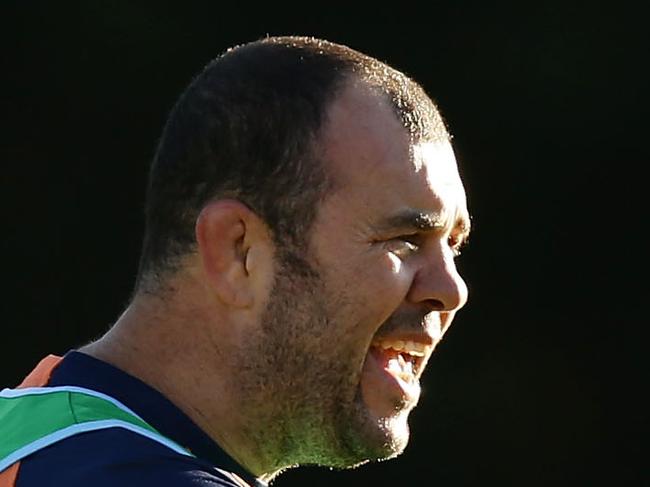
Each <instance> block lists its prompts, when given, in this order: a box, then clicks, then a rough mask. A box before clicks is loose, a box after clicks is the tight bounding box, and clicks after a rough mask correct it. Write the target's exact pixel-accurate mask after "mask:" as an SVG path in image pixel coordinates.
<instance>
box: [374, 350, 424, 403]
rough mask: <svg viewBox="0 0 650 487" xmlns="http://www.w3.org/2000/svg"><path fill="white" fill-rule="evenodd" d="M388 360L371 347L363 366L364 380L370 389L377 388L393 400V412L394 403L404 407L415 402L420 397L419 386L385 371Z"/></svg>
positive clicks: (379, 351) (415, 382) (414, 382)
mask: <svg viewBox="0 0 650 487" xmlns="http://www.w3.org/2000/svg"><path fill="white" fill-rule="evenodd" d="M387 367H388V358H387V357H386V356H385V354H384V353H383V352H382V351H381V350H380V349H378V348H376V347H371V348H370V351H369V352H368V356H367V357H366V363H365V365H364V375H365V379H367V380H368V382H369V383H370V384H369V386H370V387H372V388H378V389H379V390H380V391H382V392H384V394H385V395H386V396H388V397H389V398H391V399H393V401H391V402H392V407H393V411H394V410H395V409H394V408H395V403H397V404H399V405H401V406H405V405H408V404H414V403H415V402H417V400H418V398H419V396H420V385H419V383H418V381H417V380H414V381H413V382H410V383H409V382H405V381H404V380H403V379H401V378H399V377H397V376H395V375H394V374H393V373H392V372H391V371H389V370H388V369H387Z"/></svg>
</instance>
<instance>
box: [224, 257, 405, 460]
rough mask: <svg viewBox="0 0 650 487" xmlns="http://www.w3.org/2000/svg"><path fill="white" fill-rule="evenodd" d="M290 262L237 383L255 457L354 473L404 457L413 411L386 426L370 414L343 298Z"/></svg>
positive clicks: (307, 269)
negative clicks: (345, 322)
mask: <svg viewBox="0 0 650 487" xmlns="http://www.w3.org/2000/svg"><path fill="white" fill-rule="evenodd" d="M303 262H304V261H303ZM293 263H294V265H292V266H288V265H283V266H282V267H281V269H279V271H278V272H277V273H276V279H275V283H274V286H273V290H272V292H271V295H270V299H269V303H268V305H267V308H266V310H265V313H264V315H263V316H262V322H261V329H262V331H261V333H260V334H259V335H258V336H256V337H251V342H249V343H248V344H247V346H246V352H245V353H243V351H242V353H241V355H242V356H241V357H239V358H240V360H239V362H240V367H239V369H238V373H237V377H236V382H235V383H237V384H239V385H240V387H241V389H240V391H239V392H240V394H242V397H243V398H244V401H243V408H244V409H245V413H246V417H249V418H250V421H249V422H248V431H247V434H248V436H249V438H251V439H252V440H253V442H254V443H255V444H256V445H257V448H258V449H259V451H258V452H257V453H258V455H259V456H260V457H263V458H265V459H266V460H267V463H268V464H269V465H270V470H275V471H277V470H282V469H285V468H288V467H291V466H297V465H322V466H328V467H333V468H351V467H355V466H358V465H361V464H363V463H366V462H367V461H370V460H383V459H388V458H392V457H395V456H397V455H399V454H400V453H401V452H402V451H403V450H404V448H405V446H406V443H407V442H408V427H407V425H406V416H407V415H408V412H407V411H402V412H400V413H399V414H398V415H396V417H394V418H389V419H386V418H379V419H378V418H373V417H372V415H371V414H370V413H369V411H368V409H367V407H366V405H365V403H364V401H363V398H362V395H361V390H360V387H359V379H360V364H358V363H355V361H354V360H351V357H352V356H353V352H354V351H355V344H353V343H349V340H347V341H346V336H345V334H344V331H345V330H344V328H345V327H341V326H338V325H337V323H336V319H337V318H338V319H341V317H343V318H344V317H346V316H348V313H345V310H346V309H347V308H348V307H346V299H345V296H343V295H337V296H332V295H331V293H330V292H328V289H327V287H326V285H325V282H324V281H323V279H322V278H321V275H320V273H318V272H317V271H316V270H315V269H313V268H312V267H311V266H309V265H308V264H307V263H306V262H304V266H303V267H302V268H300V269H299V272H296V269H295V258H294V259H293ZM342 332H343V335H341V333H342ZM337 333H339V334H338V335H337ZM356 346H357V347H358V345H356ZM356 351H357V353H358V350H356Z"/></svg>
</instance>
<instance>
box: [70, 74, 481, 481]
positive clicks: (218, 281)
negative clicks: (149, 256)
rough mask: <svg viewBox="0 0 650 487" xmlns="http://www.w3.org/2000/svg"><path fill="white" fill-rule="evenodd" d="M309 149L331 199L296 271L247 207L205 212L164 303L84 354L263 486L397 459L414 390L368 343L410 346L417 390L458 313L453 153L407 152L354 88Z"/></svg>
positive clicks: (460, 208)
mask: <svg viewBox="0 0 650 487" xmlns="http://www.w3.org/2000/svg"><path fill="white" fill-rule="evenodd" d="M319 146H320V148H321V150H322V155H323V158H324V160H325V162H326V164H327V168H328V170H329V171H331V175H332V176H333V180H334V183H335V184H334V187H335V189H334V190H333V192H332V193H331V194H330V195H328V196H327V198H326V199H325V201H324V202H323V203H322V205H321V207H320V208H319V211H318V215H317V218H316V221H315V223H314V226H313V228H312V231H311V234H310V236H309V239H308V248H307V250H306V251H305V252H304V253H303V254H302V255H299V256H297V257H299V259H300V260H301V262H302V266H301V268H300V269H296V268H295V267H292V266H291V265H289V264H288V263H286V262H284V259H282V258H281V256H282V255H283V254H282V252H280V251H279V250H280V249H276V248H275V245H274V244H273V241H272V239H271V237H270V233H269V230H268V228H267V227H266V225H265V224H264V222H263V221H261V220H260V219H259V217H257V215H255V214H254V213H253V212H251V211H250V210H249V209H248V208H247V207H246V206H244V205H242V204H241V203H239V202H237V201H233V200H217V201H214V202H212V203H210V204H208V205H207V206H206V207H205V208H204V209H203V211H202V212H201V215H200V217H199V219H198V221H197V225H196V236H197V242H198V252H197V253H196V254H193V255H188V256H187V258H186V261H185V263H184V266H183V268H182V269H183V270H182V271H181V272H179V273H178V274H177V275H175V276H173V277H172V278H170V280H169V283H168V291H167V292H166V293H165V295H164V298H162V297H156V296H150V295H146V296H145V295H138V296H136V297H135V299H134V300H133V302H132V303H131V305H130V306H129V307H128V308H127V310H126V311H125V313H124V315H123V316H122V317H121V318H120V319H119V320H118V322H117V323H116V324H115V326H113V327H112V328H111V330H110V331H109V332H108V333H107V334H106V335H105V336H104V337H102V338H101V339H100V340H99V341H97V342H95V343H93V344H91V345H89V346H87V347H85V348H84V349H82V351H84V352H86V353H89V354H90V355H93V356H96V357H98V358H100V359H102V360H105V361H107V362H109V363H112V364H114V365H116V366H117V367H119V368H121V369H123V370H125V371H127V372H129V373H131V374H132V375H135V376H137V377H139V378H141V379H142V380H144V381H145V382H147V383H149V384H150V385H152V386H153V387H156V388H157V389H159V390H160V391H161V392H163V394H165V395H166V396H167V397H169V398H170V399H171V400H172V401H173V402H174V403H175V404H177V405H178V406H179V407H180V408H181V409H183V410H184V411H185V412H186V413H187V414H188V415H189V416H190V417H191V418H192V419H193V420H194V421H195V422H196V423H197V424H198V425H199V426H200V427H201V428H203V429H204V430H205V431H206V432H207V433H208V434H209V435H210V436H211V437H212V438H213V439H214V440H215V441H217V442H218V443H219V444H220V445H221V446H222V448H224V450H225V451H226V452H227V453H229V454H230V455H231V456H232V457H233V458H235V459H236V460H237V461H239V463H241V464H242V465H243V466H244V467H246V468H247V469H248V470H250V471H251V472H252V473H253V474H255V475H258V476H259V477H261V478H263V479H266V480H268V479H270V478H272V477H273V476H275V475H277V473H278V472H279V471H281V470H282V469H284V468H287V467H289V466H292V465H296V464H309V463H311V464H314V463H315V464H321V465H329V466H334V467H349V466H354V465H357V464H360V463H363V462H365V461H367V460H372V459H380V458H389V457H392V456H395V455H397V454H399V453H400V452H401V451H402V450H403V449H404V447H405V446H406V443H407V441H408V436H409V432H408V425H407V419H408V413H409V412H410V411H411V410H412V408H413V407H415V405H416V403H417V401H418V398H419V385H417V383H415V384H412V385H411V386H410V388H409V389H408V393H407V392H405V390H404V389H403V388H402V387H400V385H399V383H398V382H397V381H396V380H395V378H394V377H393V376H392V375H391V374H390V373H388V372H387V371H386V370H385V369H386V357H385V356H383V355H382V354H381V353H380V352H378V350H379V349H378V348H376V347H374V346H373V343H376V342H377V340H380V339H405V340H412V341H416V342H418V343H421V344H422V345H423V346H425V354H424V355H425V356H424V357H423V358H422V359H421V360H420V361H419V364H418V371H417V375H418V377H419V376H421V374H422V371H423V369H424V365H425V364H426V362H427V361H428V359H429V357H430V355H431V353H432V352H433V349H434V348H435V345H436V344H437V343H438V342H439V340H440V339H441V337H442V335H443V334H444V333H445V331H446V330H447V329H448V328H449V325H450V324H451V321H452V320H453V317H454V314H455V313H456V311H457V310H458V309H459V308H461V307H462V306H463V305H464V303H465V301H466V299H467V288H466V286H465V283H464V282H463V280H462V279H461V277H460V276H459V274H458V272H457V271H456V267H455V264H454V256H455V252H456V249H457V248H458V247H459V245H460V244H461V243H462V241H463V239H464V238H466V234H467V232H468V230H469V218H468V214H467V208H466V201H465V193H464V190H463V186H462V183H461V180H460V177H459V176H458V171H457V169H456V161H455V158H454V155H453V150H452V148H451V146H450V144H449V142H448V141H447V140H446V139H443V140H435V141H416V142H413V141H412V140H411V139H410V138H409V136H408V135H407V133H406V130H405V129H404V128H403V126H402V125H401V124H400V122H399V121H398V119H397V118H396V117H395V115H394V113H393V112H392V109H391V108H390V107H389V106H388V105H387V104H386V103H385V102H384V101H383V100H382V99H380V98H378V97H377V96H376V95H375V94H374V93H373V92H371V90H369V89H368V88H367V87H365V86H364V85H363V84H359V83H350V84H349V85H348V86H347V87H346V88H345V89H344V90H343V91H342V92H341V94H340V95H339V96H338V97H337V98H336V99H335V101H334V102H333V103H332V106H331V107H330V110H329V113H328V117H327V121H326V125H325V127H324V130H323V132H322V137H321V140H320V145H319ZM297 270H299V272H297Z"/></svg>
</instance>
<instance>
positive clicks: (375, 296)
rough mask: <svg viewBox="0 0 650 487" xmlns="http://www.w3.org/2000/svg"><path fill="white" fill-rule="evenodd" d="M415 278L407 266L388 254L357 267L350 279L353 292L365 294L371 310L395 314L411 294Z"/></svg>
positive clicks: (374, 257) (375, 257)
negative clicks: (356, 290) (409, 292)
mask: <svg viewBox="0 0 650 487" xmlns="http://www.w3.org/2000/svg"><path fill="white" fill-rule="evenodd" d="M412 279H413V275H412V272H411V270H410V269H409V267H408V265H407V264H406V263H405V262H404V261H402V260H401V259H399V258H398V257H397V256H395V255H394V254H392V253H390V252H388V253H385V254H383V255H378V256H373V258H372V259H368V260H367V261H365V262H364V263H363V264H362V265H360V266H359V267H357V268H356V269H355V271H354V272H353V273H352V275H351V277H350V285H351V286H353V287H352V288H351V289H355V288H358V289H359V291H361V290H363V292H364V294H365V298H366V299H365V301H366V302H367V303H368V305H369V306H370V307H371V308H372V309H377V310H378V311H380V312H382V313H388V314H390V313H392V312H394V311H395V308H396V307H398V306H399V305H400V304H401V303H402V302H403V301H404V298H405V297H406V295H407V294H408V291H409V288H410V286H411V281H412Z"/></svg>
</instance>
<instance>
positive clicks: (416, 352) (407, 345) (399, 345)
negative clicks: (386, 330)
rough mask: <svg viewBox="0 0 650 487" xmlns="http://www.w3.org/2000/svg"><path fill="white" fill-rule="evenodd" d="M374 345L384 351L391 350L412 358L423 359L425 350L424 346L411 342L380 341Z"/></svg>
mask: <svg viewBox="0 0 650 487" xmlns="http://www.w3.org/2000/svg"><path fill="white" fill-rule="evenodd" d="M375 345H376V346H378V347H381V348H383V349H384V350H388V349H389V348H392V349H393V350H396V351H398V352H404V353H407V354H409V355H412V356H414V357H424V354H425V351H426V348H427V346H426V345H424V344H422V343H418V342H413V341H411V340H407V341H404V340H382V341H381V342H379V343H375Z"/></svg>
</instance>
